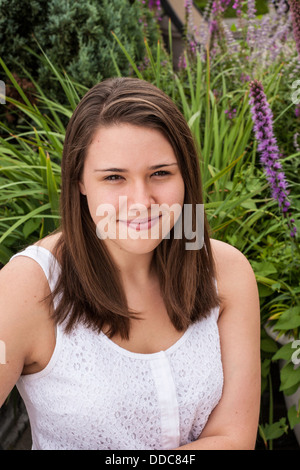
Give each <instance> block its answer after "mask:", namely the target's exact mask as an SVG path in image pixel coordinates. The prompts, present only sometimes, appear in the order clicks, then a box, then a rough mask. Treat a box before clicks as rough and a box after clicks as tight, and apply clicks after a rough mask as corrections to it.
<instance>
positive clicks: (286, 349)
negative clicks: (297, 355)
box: [272, 343, 294, 361]
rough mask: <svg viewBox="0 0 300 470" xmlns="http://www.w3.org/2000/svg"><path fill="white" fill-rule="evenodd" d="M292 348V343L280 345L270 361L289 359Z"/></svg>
mask: <svg viewBox="0 0 300 470" xmlns="http://www.w3.org/2000/svg"><path fill="white" fill-rule="evenodd" d="M293 352H294V349H292V343H287V344H285V345H284V346H282V347H281V348H280V349H278V351H277V352H276V353H275V354H274V356H273V357H272V361H277V360H278V359H284V360H285V361H290V360H291V357H292V354H293Z"/></svg>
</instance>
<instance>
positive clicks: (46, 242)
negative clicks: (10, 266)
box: [34, 232, 61, 253]
mask: <svg viewBox="0 0 300 470" xmlns="http://www.w3.org/2000/svg"><path fill="white" fill-rule="evenodd" d="M60 237H61V232H56V233H53V234H51V235H48V236H47V237H45V238H42V239H41V240H38V241H37V242H36V243H34V245H37V246H42V247H43V248H46V249H47V250H49V251H50V252H51V253H53V251H54V247H55V245H56V243H57V242H58V240H59V239H60Z"/></svg>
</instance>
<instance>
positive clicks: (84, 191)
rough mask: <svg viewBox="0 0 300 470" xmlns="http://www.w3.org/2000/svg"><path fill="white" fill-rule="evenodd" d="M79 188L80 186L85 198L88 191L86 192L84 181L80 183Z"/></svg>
mask: <svg viewBox="0 0 300 470" xmlns="http://www.w3.org/2000/svg"><path fill="white" fill-rule="evenodd" d="M78 186H79V191H80V192H81V194H83V195H84V196H86V190H85V186H84V184H83V182H82V181H78Z"/></svg>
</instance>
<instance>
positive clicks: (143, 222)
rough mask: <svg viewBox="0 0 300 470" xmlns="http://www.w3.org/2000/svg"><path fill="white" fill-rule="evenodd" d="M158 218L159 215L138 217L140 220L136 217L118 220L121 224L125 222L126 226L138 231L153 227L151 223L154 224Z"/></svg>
mask: <svg viewBox="0 0 300 470" xmlns="http://www.w3.org/2000/svg"><path fill="white" fill-rule="evenodd" d="M160 218H161V215H160V216H157V217H152V218H151V217H148V218H147V219H140V220H137V219H133V220H119V222H122V223H123V224H127V227H130V228H133V229H135V230H136V231H140V230H147V229H150V228H151V227H153V225H155V224H156V222H157V221H158V219H160Z"/></svg>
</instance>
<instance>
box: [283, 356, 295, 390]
mask: <svg viewBox="0 0 300 470" xmlns="http://www.w3.org/2000/svg"><path fill="white" fill-rule="evenodd" d="M294 367H295V366H294V364H292V363H291V362H289V363H288V364H286V365H285V366H284V367H283V368H282V369H281V371H280V379H281V385H280V391H281V392H283V391H288V389H290V388H291V387H295V386H296V385H297V386H300V367H298V368H294Z"/></svg>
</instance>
